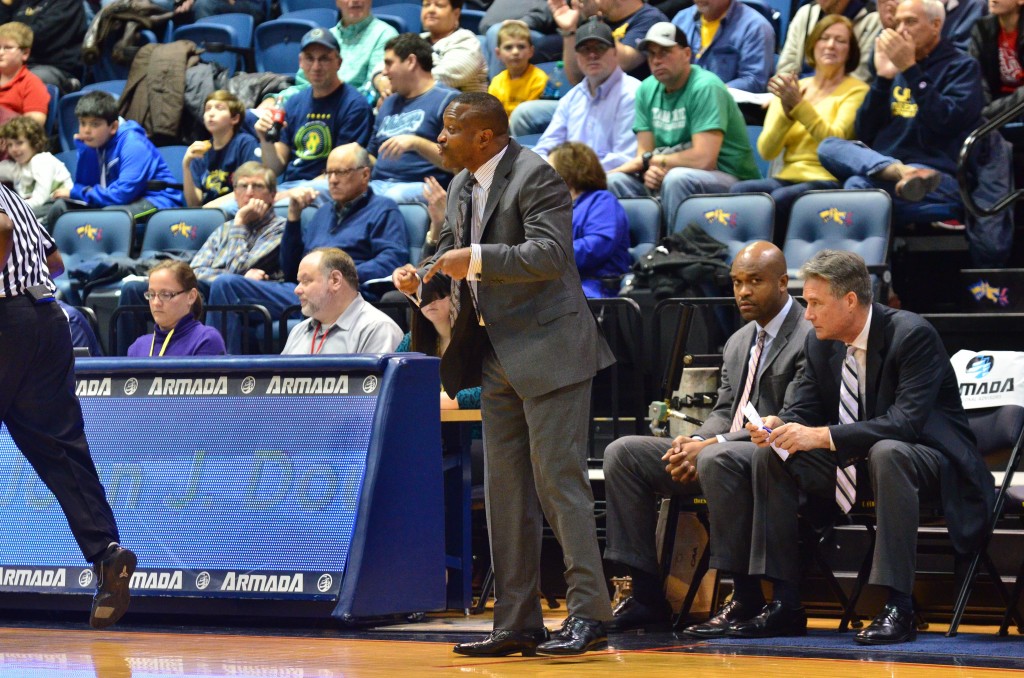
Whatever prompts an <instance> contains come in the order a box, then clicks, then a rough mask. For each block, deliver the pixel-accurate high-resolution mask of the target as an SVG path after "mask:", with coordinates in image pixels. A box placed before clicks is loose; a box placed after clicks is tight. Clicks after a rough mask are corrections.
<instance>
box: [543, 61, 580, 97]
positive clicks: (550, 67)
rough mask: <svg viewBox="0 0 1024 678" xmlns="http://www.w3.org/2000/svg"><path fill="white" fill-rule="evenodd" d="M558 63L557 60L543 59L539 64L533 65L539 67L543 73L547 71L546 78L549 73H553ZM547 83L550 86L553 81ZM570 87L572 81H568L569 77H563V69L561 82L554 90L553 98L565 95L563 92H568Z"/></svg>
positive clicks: (549, 75)
mask: <svg viewBox="0 0 1024 678" xmlns="http://www.w3.org/2000/svg"><path fill="white" fill-rule="evenodd" d="M558 64H559V62H557V61H543V62H541V63H539V64H535V65H536V66H537V68H539V69H540V70H542V71H544V72H545V73H547V74H548V78H550V77H551V74H552V73H554V71H555V68H557V67H558ZM549 84H550V85H551V86H552V87H554V86H555V83H553V82H550V81H549ZM571 89H572V83H571V82H569V78H567V77H565V71H564V70H563V71H562V82H561V85H560V86H559V87H558V88H557V89H555V90H554V92H553V94H554V96H555V98H557V99H561V98H562V97H563V96H565V93H566V92H568V91H569V90H571ZM545 91H547V90H545ZM545 96H546V95H545Z"/></svg>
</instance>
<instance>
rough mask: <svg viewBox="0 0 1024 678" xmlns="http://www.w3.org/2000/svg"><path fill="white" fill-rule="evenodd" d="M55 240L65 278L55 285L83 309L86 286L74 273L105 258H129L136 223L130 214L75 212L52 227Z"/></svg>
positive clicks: (65, 296) (62, 217)
mask: <svg viewBox="0 0 1024 678" xmlns="http://www.w3.org/2000/svg"><path fill="white" fill-rule="evenodd" d="M52 228H53V239H54V241H55V243H56V245H57V249H58V250H60V252H61V255H62V257H63V259H64V274H63V275H61V276H58V277H57V279H56V280H54V282H55V283H56V285H57V289H58V290H60V292H61V294H62V295H63V297H64V300H65V301H66V302H67V303H69V304H71V305H72V306H81V305H82V301H83V299H82V296H81V289H82V285H81V284H80V283H78V282H77V281H76V280H75V277H74V275H73V274H74V272H75V271H78V270H82V269H83V268H84V267H85V266H86V264H87V262H89V261H90V260H92V259H94V258H95V257H100V256H103V255H113V256H124V257H127V256H128V254H129V253H130V252H131V249H132V237H133V233H134V230H135V219H134V218H132V215H131V214H129V213H128V211H127V210H116V209H114V210H72V211H69V212H65V213H64V214H62V215H60V217H59V218H58V219H57V221H56V222H55V223H54V224H53V225H52Z"/></svg>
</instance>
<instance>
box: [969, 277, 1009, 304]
mask: <svg viewBox="0 0 1024 678" xmlns="http://www.w3.org/2000/svg"><path fill="white" fill-rule="evenodd" d="M968 289H969V290H970V292H971V294H972V295H974V299H975V301H982V300H985V301H990V302H992V303H993V304H998V305H999V306H1009V305H1010V288H1009V287H993V286H992V285H990V284H989V282H988V281H987V280H979V281H978V282H976V283H974V284H973V285H971V286H970V287H969V288H968Z"/></svg>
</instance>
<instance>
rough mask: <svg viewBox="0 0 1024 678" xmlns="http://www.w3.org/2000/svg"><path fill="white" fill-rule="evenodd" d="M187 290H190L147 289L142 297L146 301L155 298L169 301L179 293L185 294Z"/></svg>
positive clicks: (165, 301)
mask: <svg viewBox="0 0 1024 678" xmlns="http://www.w3.org/2000/svg"><path fill="white" fill-rule="evenodd" d="M185 292H188V290H178V291H177V292H156V291H154V290H146V291H145V292H143V293H142V297H143V298H144V299H145V300H146V301H153V300H154V299H159V300H160V301H162V302H164V303H167V302H168V301H170V300H171V299H173V298H174V297H176V296H178V295H179V294H185Z"/></svg>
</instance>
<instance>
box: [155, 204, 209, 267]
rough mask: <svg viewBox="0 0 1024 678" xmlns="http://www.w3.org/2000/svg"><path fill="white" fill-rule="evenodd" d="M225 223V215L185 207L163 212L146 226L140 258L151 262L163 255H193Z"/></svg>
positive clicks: (205, 209)
mask: <svg viewBox="0 0 1024 678" xmlns="http://www.w3.org/2000/svg"><path fill="white" fill-rule="evenodd" d="M224 221H225V217H224V213H223V212H221V211H220V210H218V209H209V208H204V207H183V208H179V209H169V210H160V211H159V212H157V213H156V214H154V215H153V216H151V217H150V218H149V221H148V222H146V232H145V235H144V236H143V238H142V251H141V252H140V253H139V258H140V259H151V258H153V257H155V256H156V255H157V254H158V253H160V252H177V253H183V254H185V253H193V254H194V253H195V252H198V251H199V248H201V247H202V246H203V243H205V242H206V239H207V238H209V237H210V236H211V235H212V234H213V233H214V231H216V230H217V229H218V228H220V227H221V225H223V224H224Z"/></svg>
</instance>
